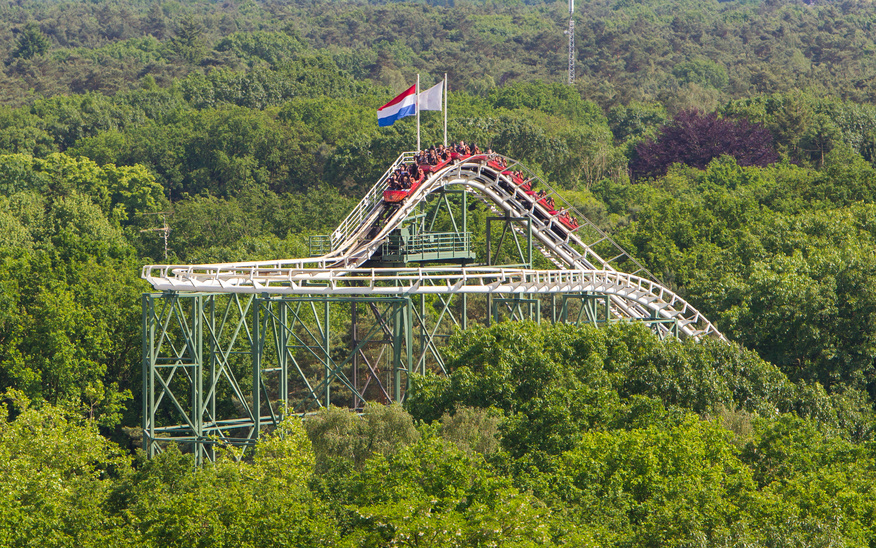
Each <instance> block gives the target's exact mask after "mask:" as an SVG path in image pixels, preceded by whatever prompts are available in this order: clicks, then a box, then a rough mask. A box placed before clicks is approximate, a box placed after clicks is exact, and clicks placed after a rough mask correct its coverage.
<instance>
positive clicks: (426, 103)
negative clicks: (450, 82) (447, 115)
mask: <svg viewBox="0 0 876 548" xmlns="http://www.w3.org/2000/svg"><path fill="white" fill-rule="evenodd" d="M443 97H444V81H443V80H442V81H441V82H438V83H437V84H435V85H434V86H432V87H430V88H429V89H427V90H426V91H423V92H420V99H419V100H420V110H443V109H442V101H441V99H442V98H443Z"/></svg>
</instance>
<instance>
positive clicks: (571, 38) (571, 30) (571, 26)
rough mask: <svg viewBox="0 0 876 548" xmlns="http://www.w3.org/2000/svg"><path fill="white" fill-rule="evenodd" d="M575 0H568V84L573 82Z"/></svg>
mask: <svg viewBox="0 0 876 548" xmlns="http://www.w3.org/2000/svg"><path fill="white" fill-rule="evenodd" d="M574 12H575V0H569V30H567V31H566V32H565V34H568V35H569V85H572V84H574V83H575V19H574V18H573V17H574Z"/></svg>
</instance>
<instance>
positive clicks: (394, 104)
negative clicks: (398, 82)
mask: <svg viewBox="0 0 876 548" xmlns="http://www.w3.org/2000/svg"><path fill="white" fill-rule="evenodd" d="M415 114H417V86H416V85H413V86H411V87H409V88H408V89H406V90H405V91H403V92H401V93H400V94H399V95H398V97H396V98H395V99H393V100H392V101H390V102H388V103H386V104H385V105H383V106H382V107H380V108H379V109H377V125H378V126H380V127H386V126H391V125H392V124H394V123H395V121H396V120H400V119H401V118H404V117H405V116H414V115H415Z"/></svg>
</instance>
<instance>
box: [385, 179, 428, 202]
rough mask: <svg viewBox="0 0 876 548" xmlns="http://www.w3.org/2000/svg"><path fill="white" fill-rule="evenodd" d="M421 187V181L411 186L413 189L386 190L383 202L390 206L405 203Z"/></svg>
mask: <svg viewBox="0 0 876 548" xmlns="http://www.w3.org/2000/svg"><path fill="white" fill-rule="evenodd" d="M419 186H420V181H417V182H416V183H414V184H412V185H411V188H406V189H398V190H384V191H383V201H384V202H386V203H388V204H397V203H399V202H403V201H404V199H405V198H407V197H408V196H410V195H411V193H412V192H413V191H415V190H417V188H418V187H419Z"/></svg>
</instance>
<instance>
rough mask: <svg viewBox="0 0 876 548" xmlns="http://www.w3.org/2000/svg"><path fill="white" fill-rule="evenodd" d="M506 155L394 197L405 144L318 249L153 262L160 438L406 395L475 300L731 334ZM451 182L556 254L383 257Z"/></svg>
mask: <svg viewBox="0 0 876 548" xmlns="http://www.w3.org/2000/svg"><path fill="white" fill-rule="evenodd" d="M496 158H497V157H495V156H492V157H489V158H488V157H486V156H484V155H481V156H472V157H469V158H467V159H464V160H463V161H461V162H458V163H456V164H455V165H452V166H448V167H445V168H443V169H441V170H440V171H438V172H437V173H433V174H431V175H430V176H429V178H428V179H427V180H426V181H425V182H424V183H423V184H421V185H420V186H419V187H418V188H417V189H416V191H414V192H413V193H412V194H411V196H409V197H408V198H407V199H406V200H405V201H404V202H403V203H402V204H399V205H394V206H390V205H387V204H385V203H384V202H383V199H382V196H383V191H384V190H385V189H386V188H387V179H388V176H389V174H391V173H392V172H393V171H394V170H395V169H396V167H397V166H398V165H399V164H400V163H406V162H410V161H412V154H411V153H405V154H403V155H401V156H400V157H399V158H398V159H397V160H396V162H395V163H394V164H393V165H392V166H391V167H390V168H389V169H388V170H387V171H386V173H385V174H384V175H383V176H382V177H381V178H380V180H379V181H378V182H377V183H376V184H375V185H374V187H372V189H371V190H370V191H369V192H368V194H367V195H366V196H365V198H363V199H362V201H361V202H360V203H359V204H358V205H357V207H356V208H355V209H354V210H353V211H352V212H351V213H350V214H349V215H348V216H347V218H346V219H345V220H344V221H343V222H342V223H341V225H340V226H339V227H338V228H337V229H336V230H335V231H334V232H333V233H332V234H331V236H330V237H329V238H328V239H327V240H328V241H327V244H328V247H330V249H331V251H330V252H328V253H325V254H324V255H322V256H319V257H314V258H301V259H288V260H277V261H260V262H240V263H225V264H203V265H148V266H145V267H144V268H143V273H142V275H143V278H144V279H146V280H147V281H148V282H149V283H150V284H152V286H153V287H154V288H155V289H156V290H159V291H161V292H163V293H160V294H151V295H145V296H144V302H143V375H144V409H143V415H144V446H145V447H146V448H147V450H148V451H149V453H150V454H153V453H154V452H155V451H158V450H160V448H161V446H162V443H163V442H162V438H163V439H165V440H168V441H170V440H172V441H175V442H188V443H192V444H193V445H194V446H195V447H196V448H197V454H198V456H199V458H201V459H203V458H212V455H213V453H212V451H213V447H214V446H215V445H238V446H241V445H242V446H247V445H249V444H251V443H252V442H253V441H254V440H255V439H256V438H257V437H258V433H259V431H260V429H261V428H262V427H263V426H265V425H270V424H274V423H276V421H277V420H279V418H280V417H282V416H283V414H284V413H286V412H288V411H290V410H292V411H294V412H308V411H312V410H315V409H316V408H318V407H321V406H326V405H330V404H334V405H343V406H346V407H349V408H351V409H361V408H362V406H363V405H364V402H366V401H379V402H390V401H400V400H401V399H403V397H404V393H405V390H406V388H407V383H408V375H409V374H411V373H415V372H420V373H423V372H426V371H427V370H433V371H438V372H445V371H444V361H443V358H442V355H441V351H440V348H441V345H442V341H443V340H444V339H445V338H446V337H447V336H449V335H450V333H451V332H452V331H454V330H455V329H466V327H467V325H468V321H469V316H470V312H471V310H479V311H480V317H481V318H482V319H483V318H486V321H487V322H489V321H499V320H501V319H502V318H504V317H508V318H511V319H518V320H521V319H531V320H534V321H541V318H542V314H543V312H544V310H546V309H547V308H549V309H550V319H551V320H552V321H570V319H573V321H577V322H581V323H592V324H600V323H607V322H610V321H624V320H640V321H644V322H646V323H648V324H649V325H651V326H652V327H653V328H654V329H655V331H657V332H658V333H660V334H661V335H663V336H665V335H675V336H680V337H690V338H695V339H698V338H701V337H712V338H718V339H723V336H722V335H721V334H720V333H719V332H718V330H717V329H716V328H715V327H714V326H713V325H712V324H711V322H709V321H708V319H706V318H705V317H704V316H703V315H702V314H700V313H699V312H698V311H697V310H696V309H695V308H693V307H692V306H691V305H690V304H689V303H687V302H686V301H685V300H684V299H682V298H681V297H680V296H679V295H677V294H676V293H675V292H673V291H671V290H670V289H668V288H666V287H665V286H664V285H663V284H661V283H660V282H659V281H657V280H656V279H655V278H654V277H653V276H652V275H651V274H650V273H649V272H648V271H647V270H646V269H645V268H644V267H642V265H641V264H639V263H638V262H637V261H636V260H635V259H634V258H632V257H631V256H629V254H627V253H626V252H625V251H624V250H623V249H622V248H621V247H620V246H618V245H617V244H616V243H615V242H614V240H612V239H611V237H610V236H609V235H608V234H606V233H605V232H603V231H602V230H600V229H599V228H598V227H597V226H596V225H595V224H593V223H592V222H590V221H589V220H587V219H586V218H585V217H584V216H583V215H582V214H581V213H580V212H578V211H575V209H574V208H573V207H572V206H571V205H570V204H568V203H567V202H565V201H564V200H563V199H562V196H560V195H559V194H558V193H557V192H555V191H554V190H553V189H551V188H550V187H549V186H548V185H547V184H546V183H545V182H544V181H540V180H538V178H537V177H535V176H534V174H532V173H531V172H529V171H528V170H526V168H524V167H523V166H521V165H519V164H518V163H517V162H516V161H514V160H512V159H509V158H502V159H501V160H503V161H504V165H505V166H507V167H499V165H500V164H497V163H496V162H495V160H496ZM510 170H518V171H523V172H524V174H525V175H526V176H528V177H530V178H531V179H533V180H535V181H537V184H538V185H540V186H541V187H542V188H544V189H546V190H547V193H548V195H549V196H551V197H552V198H553V199H554V200H555V202H556V203H557V205H558V207H557V209H566V210H568V211H569V212H570V213H572V214H573V215H574V216H576V217H577V219H578V220H579V222H580V226H578V227H577V228H575V229H574V230H569V229H568V228H565V227H562V226H561V225H560V224H559V219H558V218H557V215H553V216H552V214H551V212H550V211H549V210H547V209H545V208H544V207H543V206H542V205H541V204H540V203H538V202H537V201H536V200H534V199H533V198H532V197H531V196H529V195H527V194H526V193H525V192H523V190H522V189H521V188H520V187H519V186H518V185H516V184H514V182H513V180H512V178H511V172H510ZM448 192H457V193H462V194H463V195H464V196H474V197H475V198H477V199H479V200H480V201H482V202H483V203H485V204H486V205H487V206H488V207H490V208H491V209H492V210H493V212H495V214H496V215H497V217H493V218H491V219H495V220H501V221H505V227H506V229H507V228H508V227H511V228H510V229H511V231H512V232H513V233H514V237H515V238H517V236H519V235H525V236H526V237H527V242H528V245H530V246H534V247H535V248H536V249H537V250H538V251H539V252H540V253H541V254H542V255H543V256H544V257H546V258H547V259H548V260H549V261H550V263H552V264H553V265H554V266H555V268H554V269H551V270H536V269H532V268H531V263H532V257H531V251H530V253H529V257H528V266H529V267H499V266H469V267H464V266H437V267H422V268H410V267H397V268H369V267H368V265H367V264H366V263H368V261H369V260H370V259H372V258H373V257H374V256H375V254H379V250H380V249H381V246H383V245H384V243H385V242H386V241H387V240H388V239H389V238H390V235H391V234H392V233H393V231H396V230H397V229H398V228H399V227H401V226H402V225H403V223H405V222H406V220H408V219H410V218H411V216H412V215H414V213H415V212H416V211H418V208H419V209H422V208H423V207H425V205H426V203H427V202H428V201H429V200H433V201H434V198H436V196H441V195H443V196H442V198H441V199H443V200H444V201H445V202H446V201H447V198H446V193H448ZM448 207H449V203H448ZM463 209H465V208H464V207H463ZM503 238H504V233H503ZM489 245H490V244H489V239H488V247H489ZM500 245H501V244H500ZM517 248H518V249H520V248H521V246H520V245H519V243H518V245H517ZM489 253H490V252H489V250H488V257H489ZM521 254H522V251H521ZM488 262H489V261H488ZM523 262H526V261H523ZM625 271H627V272H625ZM546 299H547V300H546ZM341 310H343V313H341V312H340V311H341ZM341 315H342V316H343V320H341V319H339V318H340V316H341Z"/></svg>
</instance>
